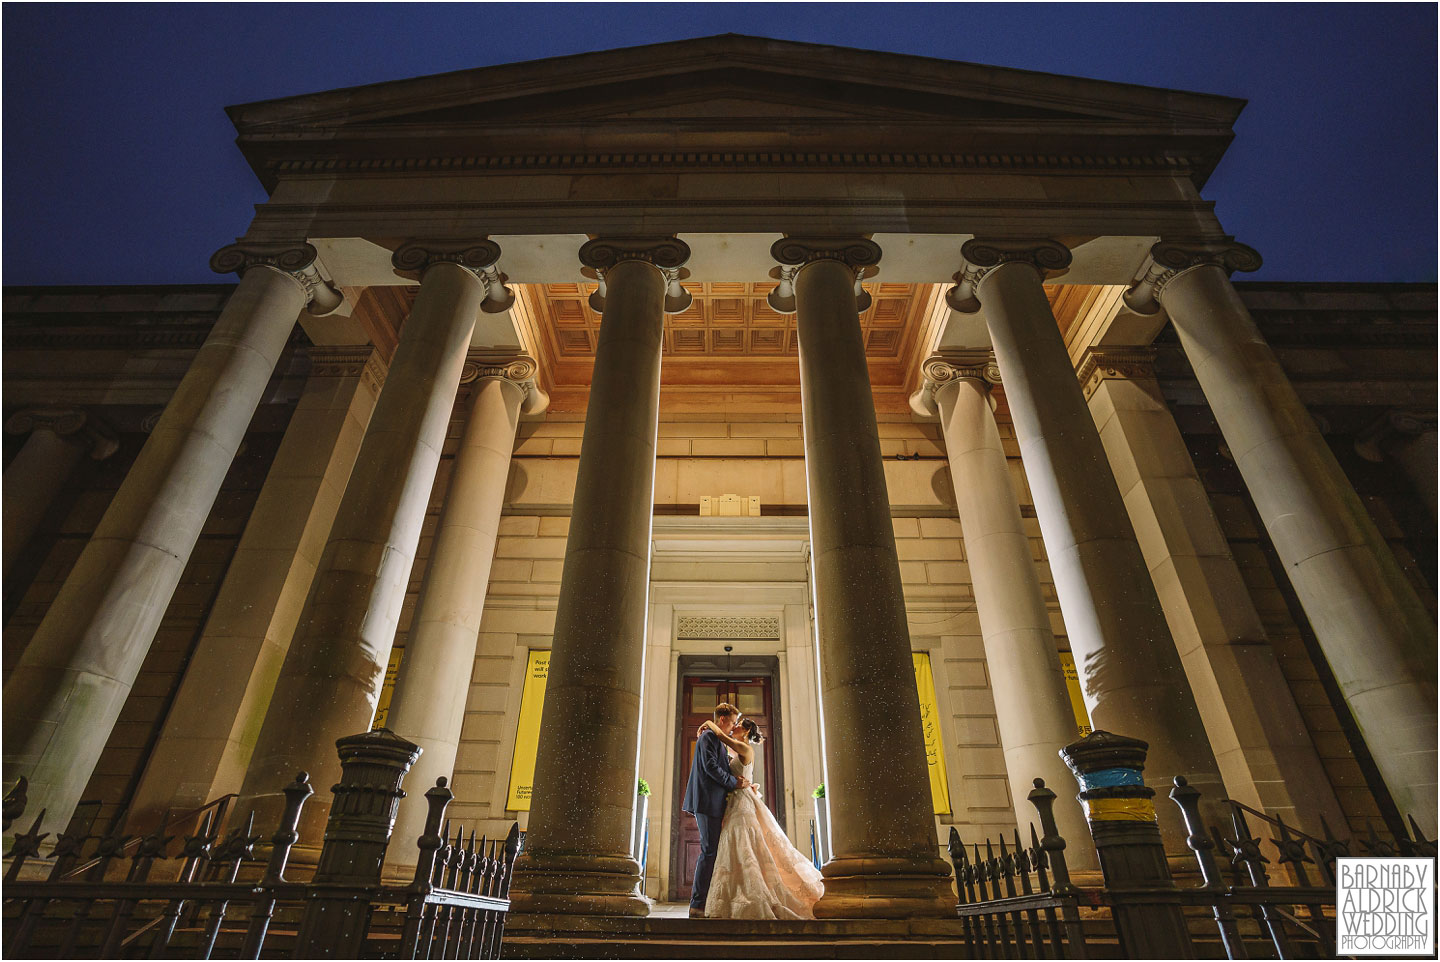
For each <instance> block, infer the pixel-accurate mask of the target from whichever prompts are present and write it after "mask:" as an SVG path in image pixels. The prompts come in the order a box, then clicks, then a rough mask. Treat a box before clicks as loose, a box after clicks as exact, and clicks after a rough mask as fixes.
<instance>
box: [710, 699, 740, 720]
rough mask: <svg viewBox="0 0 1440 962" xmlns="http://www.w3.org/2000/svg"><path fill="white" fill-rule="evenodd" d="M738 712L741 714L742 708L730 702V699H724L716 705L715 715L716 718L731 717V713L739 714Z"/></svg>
mask: <svg viewBox="0 0 1440 962" xmlns="http://www.w3.org/2000/svg"><path fill="white" fill-rule="evenodd" d="M738 714H740V709H738V708H736V707H735V706H734V705H732V704H730V703H729V702H728V701H722V702H721V703H720V704H718V705H716V706H715V717H716V718H729V717H730V716H731V715H738Z"/></svg>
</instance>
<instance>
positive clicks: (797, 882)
mask: <svg viewBox="0 0 1440 962" xmlns="http://www.w3.org/2000/svg"><path fill="white" fill-rule="evenodd" d="M730 770H731V771H732V772H734V773H735V774H736V775H743V776H744V777H745V778H749V777H750V773H751V771H753V770H754V765H741V764H740V759H739V757H738V756H737V757H735V758H732V759H731V760H730ZM824 891H825V888H824V885H823V884H822V883H821V881H820V872H819V871H818V870H817V869H816V868H815V866H814V865H812V864H811V863H810V860H809V859H808V858H806V857H805V856H804V855H801V854H800V853H799V852H798V851H796V849H795V846H793V845H791V844H790V840H789V839H788V838H786V837H785V833H784V832H782V831H781V830H780V825H779V823H778V822H776V821H775V816H774V815H772V814H770V809H768V808H766V807H765V803H764V802H763V801H761V799H760V792H759V790H758V789H756V788H753V787H751V788H742V789H737V790H735V791H733V792H731V793H730V794H729V795H727V796H726V800H725V819H724V821H723V822H721V824H720V849H719V852H718V853H717V854H716V856H715V874H714V875H712V876H711V879H710V894H709V896H708V897H707V898H706V899H705V916H706V918H712V919H813V918H814V917H815V911H814V906H815V902H816V900H818V899H819V898H820V896H821V894H822V893H823V892H824Z"/></svg>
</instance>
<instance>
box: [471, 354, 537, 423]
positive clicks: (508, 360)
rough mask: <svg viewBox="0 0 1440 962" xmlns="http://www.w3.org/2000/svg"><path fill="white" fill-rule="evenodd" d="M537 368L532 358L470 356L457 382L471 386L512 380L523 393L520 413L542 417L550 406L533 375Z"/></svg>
mask: <svg viewBox="0 0 1440 962" xmlns="http://www.w3.org/2000/svg"><path fill="white" fill-rule="evenodd" d="M539 370H540V369H539V365H538V364H536V363H535V359H534V358H532V357H527V356H525V355H523V354H521V355H513V354H512V355H495V354H484V353H478V352H477V353H471V354H470V355H469V356H467V357H466V359H465V366H464V367H463V368H462V369H461V371H460V383H461V384H470V383H472V382H475V381H480V380H484V379H485V378H492V377H493V378H501V379H502V380H506V381H511V382H513V383H514V384H515V385H516V386H517V387H519V388H520V389H521V390H522V391H524V392H525V400H524V401H522V402H520V410H521V411H522V412H523V413H525V414H541V413H543V412H544V411H545V409H546V408H547V407H549V406H550V397H549V395H547V394H546V393H545V392H544V391H542V390H540V385H539V382H538V381H537V380H536V375H537V374H538V373H539Z"/></svg>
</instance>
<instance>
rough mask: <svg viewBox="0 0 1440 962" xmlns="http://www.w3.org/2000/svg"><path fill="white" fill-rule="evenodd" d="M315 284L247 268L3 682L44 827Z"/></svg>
mask: <svg viewBox="0 0 1440 962" xmlns="http://www.w3.org/2000/svg"><path fill="white" fill-rule="evenodd" d="M308 256H309V258H310V259H311V260H313V257H314V251H313V250H311V251H309V254H308ZM308 296H309V295H308V292H307V289H306V287H305V285H304V284H302V283H301V282H300V281H299V280H298V279H297V278H296V277H294V276H292V275H291V274H288V273H286V272H285V271H282V270H280V269H278V268H276V267H273V266H270V265H266V264H259V265H255V266H251V267H250V268H249V269H248V270H246V271H245V273H244V275H243V277H242V278H241V281H240V284H239V286H238V287H237V288H236V290H235V293H234V294H232V295H231V296H230V300H229V301H228V302H226V304H225V308H224V310H223V311H222V312H221V314H220V318H219V320H218V321H217V322H216V324H215V327H214V329H213V330H212V331H211V332H210V335H209V337H207V338H206V339H205V343H204V344H203V345H202V346H201V348H200V350H199V352H198V353H197V354H196V356H195V360H194V361H193V362H192V363H191V365H190V370H189V371H188V372H186V374H185V377H184V379H182V380H181V382H180V386H179V387H178V388H177V389H176V392H175V396H174V397H173V398H172V399H171V400H170V403H169V404H168V405H167V406H166V408H165V413H164V414H163V415H162V416H161V418H160V422H159V423H158V424H157V425H156V426H155V430H154V431H153V432H152V433H151V435H150V439H149V441H147V442H146V444H145V447H144V448H143V449H142V450H141V452H140V456H139V457H138V458H137V459H136V460H135V463H134V465H133V466H132V467H131V468H130V472H129V473H128V474H127V475H126V477H125V481H124V483H123V484H121V486H120V489H119V491H117V492H116V494H115V497H114V499H113V500H112V501H111V502H110V507H109V508H108V509H106V511H105V515H104V517H102V518H101V519H100V523H99V525H98V526H97V527H96V529H95V533H94V535H93V536H92V537H91V539H90V542H89V544H87V545H86V546H85V550H84V551H83V552H82V553H81V555H80V558H79V559H78V560H77V561H76V562H75V567H74V568H73V569H72V570H71V572H70V575H69V577H67V578H66V579H65V584H64V585H63V586H62V587H61V589H60V593H59V594H58V595H57V596H56V598H55V600H54V602H53V603H52V604H51V605H50V609H49V611H48V612H47V613H46V615H45V619H44V620H43V621H42V622H41V623H40V627H39V628H38V629H37V630H36V632H35V636H34V638H32V639H31V642H30V644H29V646H28V647H27V648H26V649H25V653H24V654H23V655H22V656H21V658H20V661H19V663H18V664H17V665H16V667H15V670H14V672H13V673H12V674H11V676H10V678H9V680H8V681H7V683H6V685H5V697H4V702H5V708H4V713H5V767H6V772H5V775H6V779H7V781H8V780H9V779H11V778H14V777H15V776H18V775H25V776H27V777H28V778H29V779H30V806H31V807H30V810H31V811H35V812H38V811H40V809H42V808H43V809H46V810H47V811H48V813H49V814H48V817H47V820H46V825H47V826H50V827H53V828H54V829H56V830H59V829H63V828H64V826H65V825H66V823H67V822H68V821H69V818H70V815H71V813H72V811H73V810H74V807H75V804H76V802H78V801H79V800H80V793H81V792H82V791H83V790H84V787H85V784H86V782H87V781H89V778H90V773H91V771H92V769H94V767H95V762H96V761H97V760H98V759H99V757H100V752H101V751H102V750H103V749H104V747H105V742H106V739H107V738H108V737H109V735H110V729H111V728H112V727H113V726H114V724H115V719H116V718H117V717H118V716H119V714H120V709H121V706H122V705H123V704H124V702H125V698H126V697H127V696H128V695H129V693H130V687H131V685H132V684H133V683H134V680H135V676H136V674H137V673H138V672H139V670H140V666H141V664H142V663H143V662H144V660H145V655H146V652H147V651H148V650H149V648H150V643H151V642H152V641H153V640H154V637H155V631H156V629H158V628H159V625H160V620H161V618H162V617H163V616H164V614H165V608H166V605H167V604H168V603H169V601H170V596H171V594H172V593H173V592H174V590H175V586H176V584H177V583H178V582H179V580H180V575H181V573H182V572H183V571H184V569H185V564H186V562H187V561H188V560H189V557H190V552H191V550H192V549H193V548H194V546H195V540H196V538H198V537H199V535H200V529H201V527H202V526H203V525H204V523H205V518H206V517H207V515H208V514H209V513H210V508H211V505H212V504H213V503H214V501H215V495H216V494H217V493H218V492H219V490H220V483H221V481H223V480H224V478H225V474H226V472H227V471H228V470H229V469H230V463H231V461H232V460H233V459H234V457H235V452H236V450H237V449H238V448H239V446H240V441H241V439H242V438H243V437H244V435H245V429H246V427H247V426H248V425H249V423H250V418H251V416H252V415H253V414H254V413H255V407H256V405H257V404H258V403H259V402H260V397H261V395H262V394H263V392H264V390H265V385H266V384H267V383H268V381H269V380H270V375H271V373H272V372H273V370H274V368H275V363H276V361H277V360H278V359H279V357H280V353H281V351H282V350H283V349H284V347H285V344H286V342H287V341H288V340H289V338H290V332H291V330H292V329H293V328H294V326H295V319H296V317H298V315H299V314H300V311H301V309H303V308H304V307H305V305H306V301H307V297H308ZM293 775H294V773H293V772H292V773H291V776H292V777H293ZM282 784H283V783H282Z"/></svg>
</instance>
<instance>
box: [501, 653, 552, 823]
mask: <svg viewBox="0 0 1440 962" xmlns="http://www.w3.org/2000/svg"><path fill="white" fill-rule="evenodd" d="M549 675H550V649H548V648H542V649H536V650H535V651H532V652H530V660H529V661H528V662H527V663H526V664H525V688H524V690H523V691H522V692H521V693H520V727H519V728H517V729H516V730H515V757H514V759H513V760H511V762H510V796H509V800H508V801H506V803H505V807H506V808H507V809H509V810H511V811H515V812H528V811H530V791H531V789H532V788H533V787H534V784H535V753H536V752H537V751H539V748H540V713H541V712H542V711H544V710H545V679H546V678H548V677H549Z"/></svg>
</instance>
